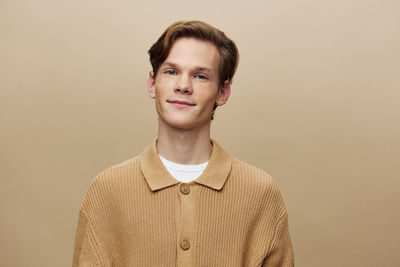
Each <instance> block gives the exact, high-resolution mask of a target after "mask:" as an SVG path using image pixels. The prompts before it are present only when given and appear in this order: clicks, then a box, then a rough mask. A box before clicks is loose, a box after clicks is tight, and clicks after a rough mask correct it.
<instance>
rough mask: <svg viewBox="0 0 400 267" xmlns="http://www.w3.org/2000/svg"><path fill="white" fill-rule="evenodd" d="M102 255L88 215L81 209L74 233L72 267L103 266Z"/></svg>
mask: <svg viewBox="0 0 400 267" xmlns="http://www.w3.org/2000/svg"><path fill="white" fill-rule="evenodd" d="M103 255H104V254H103V253H102V252H101V248H100V245H99V242H98V239H97V236H96V233H95V232H94V229H93V226H92V224H91V222H90V220H89V217H88V215H87V214H86V212H85V211H84V210H82V209H81V210H80V211H79V218H78V226H77V229H76V235H75V247H74V256H73V261H72V267H100V266H105V264H104V260H103V259H102V257H104V256H103Z"/></svg>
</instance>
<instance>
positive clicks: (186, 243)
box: [181, 239, 190, 250]
mask: <svg viewBox="0 0 400 267" xmlns="http://www.w3.org/2000/svg"><path fill="white" fill-rule="evenodd" d="M181 248H182V249H183V250H188V249H189V248H190V243H189V241H188V240H187V239H183V240H182V242H181Z"/></svg>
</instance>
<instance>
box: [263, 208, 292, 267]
mask: <svg viewBox="0 0 400 267" xmlns="http://www.w3.org/2000/svg"><path fill="white" fill-rule="evenodd" d="M262 266H263V267H293V266H294V254H293V247H292V242H291V240H290V235H289V225H288V217H287V213H286V212H285V214H284V215H283V216H282V218H281V219H280V220H279V223H278V225H277V228H276V233H275V238H274V241H273V248H272V249H271V252H270V253H268V255H267V256H266V257H265V258H264V260H263V263H262Z"/></svg>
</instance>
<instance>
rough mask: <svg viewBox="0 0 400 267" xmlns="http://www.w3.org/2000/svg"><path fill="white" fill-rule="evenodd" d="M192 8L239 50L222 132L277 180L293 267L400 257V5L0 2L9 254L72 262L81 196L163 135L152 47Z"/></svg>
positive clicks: (7, 261) (1, 140)
mask: <svg viewBox="0 0 400 267" xmlns="http://www.w3.org/2000/svg"><path fill="white" fill-rule="evenodd" d="M179 19H200V20H205V21H207V22H209V23H211V24H213V25H215V26H216V27H218V28H220V29H222V30H223V31H225V32H226V33H227V34H228V35H229V36H230V37H231V38H233V39H234V40H235V41H236V43H237V45H238V47H239V49H240V53H241V61H240V64H239V69H238V73H237V76H236V78H235V80H234V83H233V92H232V96H231V100H230V102H229V103H228V104H227V105H226V106H224V107H223V108H221V109H219V110H218V111H217V114H216V120H215V121H214V122H213V130H212V135H213V137H214V138H215V139H216V140H217V141H219V143H220V144H221V145H223V146H224V147H225V148H226V149H227V150H228V151H229V152H230V153H231V154H232V155H234V156H235V157H238V158H240V159H242V160H244V161H247V162H249V163H252V164H253V165H256V166H258V167H260V168H262V169H264V170H266V171H267V172H269V173H270V174H271V175H273V176H274V177H275V178H276V180H277V181H278V183H279V185H280V187H281V190H282V193H283V195H284V198H285V201H286V206H287V209H288V211H289V218H290V230H291V234H292V239H293V244H294V248H295V254H296V255H295V257H296V266H300V267H303V266H312V267H313V266H317V267H318V266H324V267H330V266H332V267H336V266H363V267H365V266H379V267H380V266H393V267H394V266H400V256H399V249H400V230H399V225H400V214H399V203H400V181H399V178H400V175H399V174H400V171H399V164H396V163H398V162H399V158H400V157H399V156H400V142H399V136H400V123H399V122H400V120H399V117H400V105H399V104H398V102H399V99H400V75H399V73H400V63H399V62H400V49H399V48H400V2H399V1H397V0H380V1H378V0H375V1H372V0H346V1H344V0H339V1H338V0H330V1H325V0H323V1H315V0H314V1H311V0H304V1H297V0H284V1H261V0H260V1H250V2H248V3H245V2H244V1H240V2H239V1H224V0H223V1H215V0H212V1H211V0H204V1H196V2H190V1H176V0H170V1H160V3H157V1H149V3H145V2H144V1H140V2H139V1H136V2H135V1H94V0H88V1H77V0H72V1H54V0H36V1H27V0H25V1H12V0H2V1H1V2H0V38H1V40H0V75H1V76H0V86H1V87H0V88H1V91H0V127H1V128H0V130H1V131H0V145H1V147H0V160H1V161H0V162H1V166H0V175H1V176H0V177H1V185H0V208H1V221H0V226H1V227H0V236H1V237H0V261H1V262H0V265H1V266H70V265H71V258H72V250H73V240H74V235H75V227H76V222H77V215H78V209H79V206H80V203H81V201H82V199H83V196H84V194H85V191H86V189H87V186H88V184H89V182H90V181H91V180H92V179H93V177H94V176H95V175H96V174H97V173H99V172H100V171H101V170H103V169H104V168H106V167H109V166H111V165H113V164H115V163H118V162H120V161H123V160H125V159H128V158H131V157H133V156H135V155H137V154H138V153H140V152H141V151H142V149H143V148H144V147H145V146H146V145H147V144H148V143H149V142H150V141H151V140H152V139H153V138H154V136H155V135H156V125H157V120H156V113H155V110H154V107H153V103H152V100H151V99H150V98H149V97H148V96H147V92H146V86H145V81H146V78H147V75H148V71H149V70H150V64H149V63H148V57H147V50H148V48H149V47H150V45H151V44H152V43H153V42H154V41H155V40H156V39H157V38H158V36H159V35H160V34H161V33H162V31H163V30H164V29H165V28H166V27H167V26H168V25H169V24H171V23H172V22H174V21H176V20H179Z"/></svg>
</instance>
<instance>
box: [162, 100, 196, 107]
mask: <svg viewBox="0 0 400 267" xmlns="http://www.w3.org/2000/svg"><path fill="white" fill-rule="evenodd" d="M167 102H168V103H171V104H174V105H175V106H182V107H185V106H186V107H192V106H196V104H192V103H190V102H187V101H182V100H167Z"/></svg>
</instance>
